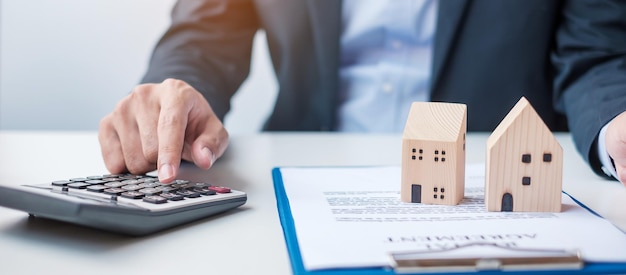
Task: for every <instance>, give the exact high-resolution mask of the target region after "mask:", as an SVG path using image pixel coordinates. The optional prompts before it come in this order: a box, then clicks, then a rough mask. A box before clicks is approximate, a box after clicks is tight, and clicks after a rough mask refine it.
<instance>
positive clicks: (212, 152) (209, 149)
mask: <svg viewBox="0 0 626 275" xmlns="http://www.w3.org/2000/svg"><path fill="white" fill-rule="evenodd" d="M226 147H228V133H227V132H226V130H224V129H223V128H222V130H221V131H219V132H218V133H217V134H215V133H211V134H208V133H205V134H203V135H200V136H198V138H196V140H195V141H194V142H193V144H192V145H191V159H192V160H193V163H194V164H195V165H196V166H198V167H200V168H202V169H209V168H211V167H212V166H213V164H214V163H215V161H216V160H217V159H218V158H220V157H221V156H222V155H223V154H224V151H226Z"/></svg>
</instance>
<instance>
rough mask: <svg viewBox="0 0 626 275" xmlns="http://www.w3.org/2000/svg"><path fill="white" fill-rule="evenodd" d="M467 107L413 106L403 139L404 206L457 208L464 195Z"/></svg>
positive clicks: (401, 190) (428, 103) (417, 103)
mask: <svg viewBox="0 0 626 275" xmlns="http://www.w3.org/2000/svg"><path fill="white" fill-rule="evenodd" d="M466 129H467V106H466V105H465V104H456V103H438V102H414V103H413V104H412V105H411V110H410V112H409V116H408V118H407V122H406V125H405V128H404V134H403V136H402V176H401V177H402V179H401V188H400V193H401V194H400V197H401V200H402V201H403V202H414V203H426V204H445V205H456V204H458V203H459V202H460V201H461V200H462V199H463V195H464V191H465V134H466Z"/></svg>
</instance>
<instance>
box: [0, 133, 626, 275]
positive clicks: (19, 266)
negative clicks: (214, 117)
mask: <svg viewBox="0 0 626 275" xmlns="http://www.w3.org/2000/svg"><path fill="white" fill-rule="evenodd" d="M487 136H488V135H487V134H486V133H470V134H469V135H468V143H467V161H468V163H470V162H482V161H484V158H485V141H486V139H487ZM557 137H558V138H559V140H560V142H561V145H562V146H563V149H564V151H565V152H564V155H565V156H564V159H565V163H564V166H565V167H564V178H563V186H564V190H565V191H567V192H568V193H570V194H571V195H573V196H574V197H575V198H577V199H578V200H580V201H582V202H583V203H585V204H586V205H587V206H589V207H590V208H592V209H593V210H595V211H596V212H598V213H599V214H601V215H602V216H604V217H606V218H607V219H609V220H611V221H612V222H613V223H614V224H616V225H617V226H618V227H620V228H621V229H622V230H625V231H626V188H625V187H623V186H622V185H621V184H619V183H618V182H614V181H608V180H604V179H601V178H599V177H597V176H596V175H594V174H593V173H592V172H591V170H590V169H589V168H588V167H587V166H586V164H585V163H584V162H583V160H582V158H581V157H580V156H579V155H578V153H577V152H576V151H575V149H574V146H573V144H572V141H571V138H570V137H569V135H566V134H558V135H557ZM400 149H401V136H400V135H354V134H324V133H275V134H269V133H264V134H259V135H251V136H237V137H232V138H231V145H230V147H229V149H228V151H227V153H226V155H225V156H224V157H222V158H221V159H220V160H219V161H218V162H217V163H216V165H215V166H214V168H212V169H211V170H209V171H200V170H198V169H195V168H193V167H192V166H185V167H184V169H183V173H185V175H186V176H187V177H190V178H192V179H193V178H196V177H202V178H204V179H208V180H209V181H211V182H215V183H216V184H220V185H225V186H230V187H232V188H235V189H239V190H243V191H245V192H247V193H248V202H247V203H246V205H244V206H243V207H241V208H239V209H238V210H235V211H231V212H227V213H225V214H221V215H218V216H216V217H212V218H208V219H204V220H201V221H198V222H194V223H191V224H189V225H184V226H180V227H176V228H174V229H170V230H167V231H165V232H162V233H157V234H155V235H150V236H147V237H139V238H133V237H126V236H121V235H116V234H112V233H107V232H102V231H97V230H93V229H88V228H83V227H78V226H73V225H68V224H64V223H60V222H55V221H51V220H45V219H37V218H35V219H29V218H28V215H27V214H26V213H23V212H19V211H15V210H11V209H7V208H0V273H2V274H106V275H111V274H278V275H280V274H291V266H290V263H289V258H288V254H287V250H286V247H285V242H284V239H283V235H282V229H281V226H280V221H279V218H278V214H277V211H276V201H275V197H274V189H273V187H272V177H271V169H272V168H273V167H276V166H309V165H314V166H334V165H341V166H350V165H400ZM104 173H107V171H106V169H105V166H104V164H103V162H102V158H101V155H100V147H99V144H98V139H97V133H95V132H13V131H0V184H5V185H6V184H11V185H12V184H15V185H18V184H26V183H45V182H49V181H50V180H54V179H64V178H69V177H77V176H88V175H95V174H104Z"/></svg>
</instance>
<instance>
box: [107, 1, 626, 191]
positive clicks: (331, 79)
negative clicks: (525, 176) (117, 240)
mask: <svg viewBox="0 0 626 275" xmlns="http://www.w3.org/2000/svg"><path fill="white" fill-rule="evenodd" d="M625 5H626V2H621V1H597V0H572V1H545V0H519V1H492V0H476V1H468V0H456V1H451V0H440V1H439V2H438V8H437V17H436V32H435V35H434V39H433V45H432V67H431V74H430V86H429V91H428V93H429V96H430V100H432V101H445V102H461V103H465V104H467V106H468V130H469V131H492V130H493V129H494V128H495V127H496V125H497V124H498V123H499V122H500V120H501V119H502V118H503V117H504V116H505V115H506V113H507V112H508V111H509V110H510V108H511V107H512V106H513V105H514V103H515V102H516V101H517V100H519V98H520V97H521V96H525V97H527V98H528V100H529V101H530V102H531V104H532V105H533V107H534V108H535V109H536V110H537V112H538V113H539V114H540V116H541V117H542V119H543V120H544V121H545V122H546V124H547V125H548V127H550V129H551V130H553V131H566V130H570V131H571V132H572V135H573V137H574V141H575V143H576V145H577V148H578V150H579V151H580V153H581V154H582V156H583V157H584V158H585V159H586V160H587V161H588V162H589V164H590V165H591V167H592V168H593V169H594V171H596V173H598V174H601V175H606V173H604V172H603V169H604V170H607V167H605V166H606V165H604V166H603V165H602V163H601V161H600V158H599V156H598V155H599V154H598V151H600V152H602V150H604V149H603V148H601V149H602V150H598V149H597V148H598V147H597V146H598V136H599V133H600V131H601V129H602V128H603V127H605V126H606V125H608V127H605V131H606V139H604V138H603V139H602V140H601V141H602V142H603V141H605V140H606V142H607V143H606V146H604V145H603V144H601V146H602V147H606V150H607V151H608V152H609V154H610V155H611V157H612V158H613V160H614V161H615V166H616V168H617V173H613V174H614V175H620V173H621V172H624V173H625V174H626V169H624V168H622V167H623V166H624V165H626V115H621V116H620V114H622V113H623V112H624V111H625V110H626V7H625ZM341 11H342V3H341V1H338V0H306V1H305V0H302V1H291V0H272V1H270V0H266V1H264V0H256V1H254V0H232V1H227V0H222V1H219V0H215V1H209V0H206V1H203V0H180V2H179V3H177V5H176V6H175V8H174V10H173V12H172V25H171V27H170V28H169V30H168V31H167V32H166V33H165V35H164V36H163V38H162V39H161V40H160V42H159V43H158V45H157V47H156V49H155V51H154V54H153V57H152V59H151V63H150V67H149V69H148V72H147V74H146V75H145V77H144V79H143V83H145V84H142V85H139V86H137V87H136V88H135V89H134V90H133V92H132V93H131V94H130V95H128V96H127V97H126V98H124V99H123V100H122V101H121V102H120V104H118V106H116V109H115V110H114V111H113V112H112V113H111V114H109V115H108V116H106V117H105V118H104V119H103V120H102V122H101V124H100V136H99V138H100V143H101V146H102V153H103V156H104V160H105V163H106V165H107V168H108V169H109V170H110V171H111V172H113V173H119V172H123V171H130V172H133V173H142V172H145V171H149V170H152V169H154V168H155V167H157V168H158V169H159V178H160V179H161V180H163V181H169V180H172V179H173V178H174V177H175V175H176V173H177V170H178V166H179V164H180V160H181V157H182V159H185V160H189V161H193V162H194V163H195V164H196V165H197V166H199V167H201V168H205V169H208V168H209V167H210V166H211V165H212V164H213V162H214V161H215V159H216V158H219V157H220V156H221V155H222V154H223V152H224V150H225V149H226V147H227V144H228V134H227V132H226V130H225V129H224V128H223V125H222V123H221V120H222V119H223V118H224V115H225V114H226V112H228V110H229V108H230V98H231V97H232V95H233V94H234V93H235V92H236V90H237V89H238V88H239V85H240V84H241V83H242V82H243V81H244V79H245V78H246V77H247V75H248V72H249V66H250V57H251V47H252V39H253V37H254V35H255V33H256V32H257V30H259V29H264V30H265V32H266V35H267V40H268V46H269V50H270V53H271V56H272V62H273V65H274V69H275V71H276V74H277V77H278V82H279V85H280V91H279V95H278V99H277V102H276V105H275V108H274V111H273V113H272V114H271V116H270V118H269V119H268V121H267V123H266V124H265V130H270V131H271V130H297V131H319V130H322V131H325V130H336V129H337V108H338V106H339V104H340V103H341V102H340V97H339V92H338V90H339V86H340V85H339V68H340V66H341V64H340V57H341V51H340V45H339V44H340V43H339V40H340V36H341V31H342V29H341V24H342V23H341V19H342V18H341V16H342V15H341ZM566 118H567V119H566ZM614 118H615V119H614ZM612 119H614V120H613V121H612ZM611 121H612V122H611ZM609 122H611V123H610V124H609ZM603 136H604V132H603ZM181 152H182V155H181ZM610 168H612V167H610ZM617 177H619V178H621V179H626V176H617ZM623 182H624V181H623Z"/></svg>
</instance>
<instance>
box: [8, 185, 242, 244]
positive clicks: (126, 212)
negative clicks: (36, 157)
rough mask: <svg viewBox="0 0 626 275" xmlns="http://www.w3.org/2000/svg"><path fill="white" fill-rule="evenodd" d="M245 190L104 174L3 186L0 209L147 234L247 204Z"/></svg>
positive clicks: (130, 232) (119, 230)
mask: <svg viewBox="0 0 626 275" xmlns="http://www.w3.org/2000/svg"><path fill="white" fill-rule="evenodd" d="M246 200H247V195H246V193H244V192H241V191H237V190H232V189H230V188H228V187H224V186H214V185H211V184H209V183H205V182H190V181H187V180H175V181H174V182H173V183H170V184H164V183H161V182H159V181H158V179H157V178H156V177H154V176H150V175H131V174H124V175H103V176H89V177H84V178H72V179H68V180H57V181H53V182H51V183H47V184H37V185H20V186H1V185H0V206H5V207H9V208H13V209H17V210H21V211H25V212H28V213H29V214H30V215H33V216H35V217H45V218H50V219H55V220H60V221H65V222H70V223H75V224H80V225H84V226H88V227H93V228H98V229H103V230H108V231H113V232H118V233H124V234H129V235H136V236H138V235H146V234H150V233H154V232H157V231H160V230H163V229H166V228H170V227H173V226H176V225H180V224H183V223H187V222H190V221H194V220H197V219H200V218H204V217H208V216H211V215H213V214H217V213H220V212H223V211H226V210H230V209H233V208H236V207H239V206H241V205H243V204H244V203H246Z"/></svg>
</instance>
